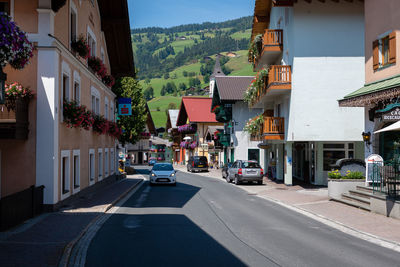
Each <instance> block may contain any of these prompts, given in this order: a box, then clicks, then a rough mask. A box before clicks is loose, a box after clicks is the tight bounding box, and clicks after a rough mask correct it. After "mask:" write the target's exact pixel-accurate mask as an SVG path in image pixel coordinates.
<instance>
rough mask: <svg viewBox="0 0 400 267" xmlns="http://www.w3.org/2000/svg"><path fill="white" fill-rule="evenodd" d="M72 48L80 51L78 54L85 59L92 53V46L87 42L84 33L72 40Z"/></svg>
mask: <svg viewBox="0 0 400 267" xmlns="http://www.w3.org/2000/svg"><path fill="white" fill-rule="evenodd" d="M71 48H72V49H73V50H74V51H76V52H77V53H78V55H79V56H80V57H82V58H84V59H87V58H88V56H89V53H90V47H89V45H88V43H87V42H86V39H85V37H83V36H82V35H81V36H79V38H78V39H76V40H74V41H72V42H71Z"/></svg>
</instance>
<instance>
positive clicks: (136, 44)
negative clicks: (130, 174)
mask: <svg viewBox="0 0 400 267" xmlns="http://www.w3.org/2000/svg"><path fill="white" fill-rule="evenodd" d="M250 28H251V17H244V18H240V19H237V20H231V21H226V22H221V23H203V24H190V25H181V26H177V27H172V28H166V29H163V28H146V29H135V30H132V43H133V50H134V54H135V66H136V67H137V68H138V77H139V79H140V84H141V85H142V87H143V90H144V91H145V95H146V97H147V100H148V105H149V107H150V110H151V114H152V117H153V120H154V123H155V125H156V127H165V124H166V118H167V115H166V112H165V110H166V109H167V107H168V105H169V104H170V103H174V104H176V106H177V107H179V104H180V101H181V97H182V95H202V94H204V90H202V88H204V87H206V86H208V84H209V75H210V74H211V72H212V66H213V64H214V62H215V57H216V54H217V53H219V54H220V55H222V58H221V65H222V66H223V69H224V72H226V73H227V74H228V75H239V76H247V75H254V74H255V73H254V72H253V69H252V66H251V64H249V63H248V61H247V48H248V43H249V39H250V35H251V29H250ZM227 52H234V53H235V54H236V57H228V56H226V54H227ZM163 87H164V89H163ZM150 88H152V93H151V89H150Z"/></svg>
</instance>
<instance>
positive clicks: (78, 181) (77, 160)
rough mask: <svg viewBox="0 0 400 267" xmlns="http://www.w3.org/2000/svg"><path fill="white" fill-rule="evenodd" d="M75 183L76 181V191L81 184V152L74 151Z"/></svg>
mask: <svg viewBox="0 0 400 267" xmlns="http://www.w3.org/2000/svg"><path fill="white" fill-rule="evenodd" d="M72 164H73V168H72V169H73V174H72V175H73V181H74V190H75V189H77V188H79V187H80V184H81V179H80V176H81V173H80V172H81V169H80V151H79V150H74V151H73V162H72Z"/></svg>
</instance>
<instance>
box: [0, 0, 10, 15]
mask: <svg viewBox="0 0 400 267" xmlns="http://www.w3.org/2000/svg"><path fill="white" fill-rule="evenodd" d="M0 12H3V13H7V14H8V15H10V0H0Z"/></svg>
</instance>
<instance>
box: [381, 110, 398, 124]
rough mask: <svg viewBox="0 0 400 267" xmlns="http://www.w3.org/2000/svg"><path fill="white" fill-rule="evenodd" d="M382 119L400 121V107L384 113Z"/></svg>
mask: <svg viewBox="0 0 400 267" xmlns="http://www.w3.org/2000/svg"><path fill="white" fill-rule="evenodd" d="M382 120H384V121H398V120H400V108H396V109H393V110H390V111H388V112H386V113H383V114H382Z"/></svg>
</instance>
